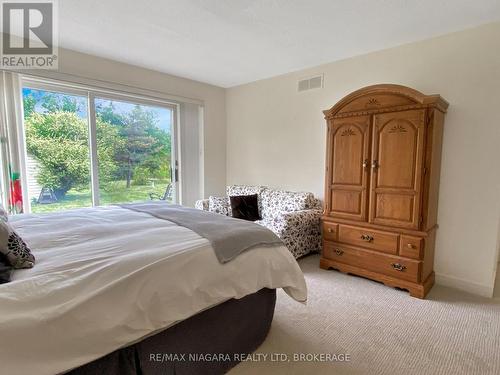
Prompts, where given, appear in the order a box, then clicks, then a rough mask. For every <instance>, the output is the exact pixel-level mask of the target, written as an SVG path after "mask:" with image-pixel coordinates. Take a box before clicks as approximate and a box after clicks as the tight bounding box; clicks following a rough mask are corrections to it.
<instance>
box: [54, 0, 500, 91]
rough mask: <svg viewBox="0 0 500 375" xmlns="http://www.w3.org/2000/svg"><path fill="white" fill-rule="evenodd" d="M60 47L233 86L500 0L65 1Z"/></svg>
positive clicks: (410, 37) (475, 17)
mask: <svg viewBox="0 0 500 375" xmlns="http://www.w3.org/2000/svg"><path fill="white" fill-rule="evenodd" d="M59 15H60V16H59V20H60V23H59V35H60V46H61V47H65V48H69V49H72V50H76V51H80V52H85V53H89V54H92V55H97V56H102V57H106V58H110V59H113V60H118V61H122V62H126V63H129V64H134V65H138V66H142V67H146V68H150V69H154V70H158V71H161V72H165V73H170V74H174V75H178V76H181V77H187V78H191V79H195V80H198V81H202V82H207V83H212V84H214V85H218V86H222V87H230V86H235V85H239V84H242V83H247V82H251V81H255V80H259V79H262V78H267V77H271V76H275V75H279V74H283V73H287V72H291V71H295V70H300V69H303V68H307V67H311V66H315V65H319V64H322V63H326V62H331V61H335V60H339V59H343V58H347V57H350V56H355V55H359V54H363V53H367V52H370V51H375V50H380V49H384V48H389V47H393V46H396V45H400V44H404V43H408V42H412V41H417V40H422V39H426V38H429V37H433V36H436V35H440V34H445V33H449V32H453V31H457V30H461V29H465V28H469V27H473V26H476V25H479V24H482V23H487V22H491V21H495V20H499V19H500V1H499V0H309V1H308V0H144V1H137V0H105V1H104V0H85V1H82V0H60V1H59Z"/></svg>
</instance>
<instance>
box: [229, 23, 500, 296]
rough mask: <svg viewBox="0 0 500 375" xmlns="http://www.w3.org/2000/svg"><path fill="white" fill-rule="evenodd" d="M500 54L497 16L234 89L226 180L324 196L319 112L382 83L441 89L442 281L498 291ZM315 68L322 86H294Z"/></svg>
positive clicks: (439, 241)
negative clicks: (461, 28)
mask: <svg viewBox="0 0 500 375" xmlns="http://www.w3.org/2000/svg"><path fill="white" fill-rule="evenodd" d="M325 48H335V45H333V44H332V45H327V46H325ZM499 51H500V23H494V24H489V25H485V26H482V27H479V28H475V29H471V30H466V31H462V32H458V33H453V34H449V35H446V36H443V37H439V38H434V39H430V40H427V41H422V42H418V43H412V44H408V45H404V46H400V47H396V48H392V49H389V50H384V51H379V52H375V53H370V54H367V55H363V56H358V57H355V58H351V59H347V60H343V61H338V62H335V63H331V64H326V65H321V66H318V67H316V68H312V69H308V70H303V71H300V72H295V73H291V74H287V75H283V76H278V77H274V78H270V79H266V80H262V81H258V82H254V83H250V84H246V85H242V86H237V87H234V88H230V89H228V90H227V91H226V108H227V110H226V113H227V182H228V183H249V184H266V185H270V186H275V187H281V188H287V189H293V190H308V191H312V192H314V193H315V194H317V195H318V196H320V197H322V196H323V182H324V180H323V178H324V177H323V176H324V175H323V171H324V163H325V160H324V159H325V130H326V127H325V121H324V119H323V114H322V110H324V109H328V108H330V107H331V106H332V105H333V104H335V103H336V102H337V101H338V100H339V99H341V98H342V97H343V96H345V95H347V94H349V93H350V92H352V91H354V90H356V89H359V88H361V87H364V86H367V85H371V84H377V83H396V84H402V85H406V86H409V87H412V88H415V89H417V90H419V91H421V92H423V93H424V94H435V93H437V94H441V95H442V96H443V97H444V98H445V99H446V100H448V101H449V102H450V107H449V110H448V114H447V116H446V123H445V133H444V144H443V160H442V172H441V188H440V203H439V218H438V220H439V225H440V227H439V230H438V237H437V253H436V259H435V271H436V275H437V280H438V282H439V283H441V284H446V285H451V286H455V287H459V288H462V289H466V290H469V291H471V292H474V293H478V294H483V295H487V296H491V294H492V291H493V283H494V269H495V265H496V242H497V232H498V213H499V212H500V166H499V162H500V151H499V150H500V110H499V107H500V52H499ZM263 63H269V64H271V63H272V61H267V62H266V61H263ZM318 73H324V74H325V87H324V88H323V89H319V90H311V91H307V92H303V93H300V94H299V93H297V88H296V87H297V80H298V79H299V78H303V77H307V76H311V75H314V74H318Z"/></svg>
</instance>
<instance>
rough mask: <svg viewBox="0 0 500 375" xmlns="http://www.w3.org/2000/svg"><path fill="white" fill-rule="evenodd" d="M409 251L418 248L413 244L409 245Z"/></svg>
mask: <svg viewBox="0 0 500 375" xmlns="http://www.w3.org/2000/svg"><path fill="white" fill-rule="evenodd" d="M406 246H407V247H408V248H409V249H414V248H415V247H416V246H414V245H413V244H411V243H409V244H408V245H406Z"/></svg>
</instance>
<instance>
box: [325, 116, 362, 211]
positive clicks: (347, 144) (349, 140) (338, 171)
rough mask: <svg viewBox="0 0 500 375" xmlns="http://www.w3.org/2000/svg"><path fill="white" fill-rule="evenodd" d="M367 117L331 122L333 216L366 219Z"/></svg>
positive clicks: (331, 208) (331, 205)
mask: <svg viewBox="0 0 500 375" xmlns="http://www.w3.org/2000/svg"><path fill="white" fill-rule="evenodd" d="M369 129H370V116H359V117H351V118H345V119H334V120H333V123H332V126H331V129H330V139H329V141H330V149H331V154H330V156H329V157H331V161H330V166H331V170H330V171H329V174H328V176H329V180H330V181H329V194H330V198H331V199H330V207H329V212H328V214H329V215H331V216H334V217H339V218H345V219H353V220H363V221H366V219H367V207H368V204H367V197H368V194H367V187H368V171H369V156H370V154H369V147H370V142H369V138H370V131H369Z"/></svg>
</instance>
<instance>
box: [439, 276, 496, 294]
mask: <svg viewBox="0 0 500 375" xmlns="http://www.w3.org/2000/svg"><path fill="white" fill-rule="evenodd" d="M436 284H439V285H443V286H447V287H450V288H454V289H460V290H463V291H465V292H468V293H472V294H476V295H479V296H482V297H488V298H492V297H493V285H484V284H480V283H477V282H475V281H470V280H463V279H459V278H457V277H455V276H450V275H445V274H442V273H438V272H436Z"/></svg>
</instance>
